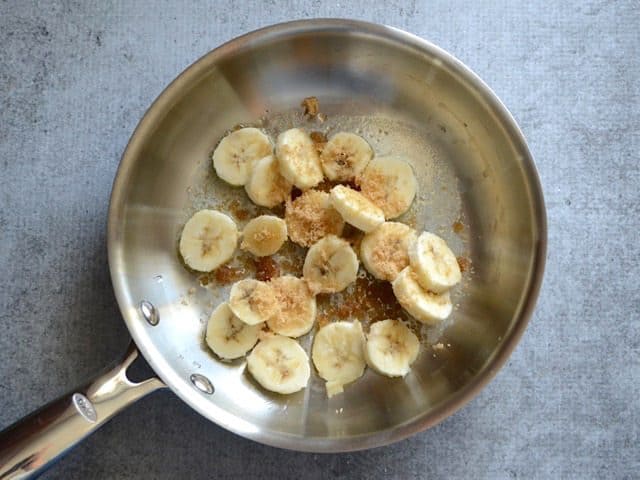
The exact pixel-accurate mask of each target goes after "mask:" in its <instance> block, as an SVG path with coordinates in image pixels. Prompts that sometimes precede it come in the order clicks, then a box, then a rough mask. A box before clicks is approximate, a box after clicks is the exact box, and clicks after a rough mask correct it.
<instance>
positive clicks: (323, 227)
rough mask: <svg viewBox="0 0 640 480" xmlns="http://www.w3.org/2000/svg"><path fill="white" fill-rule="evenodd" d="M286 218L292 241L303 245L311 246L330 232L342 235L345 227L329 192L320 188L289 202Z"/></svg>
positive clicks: (308, 191)
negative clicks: (332, 204) (332, 203)
mask: <svg viewBox="0 0 640 480" xmlns="http://www.w3.org/2000/svg"><path fill="white" fill-rule="evenodd" d="M284 220H285V222H287V232H288V234H289V238H290V239H291V241H292V242H295V243H297V244H298V245H301V246H303V247H310V246H311V245H313V244H314V243H316V242H317V241H318V240H320V239H321V238H323V237H325V236H327V235H329V234H333V235H340V234H341V233H342V229H343V228H344V220H343V219H342V216H341V215H340V214H339V213H338V211H337V210H336V209H335V208H333V207H332V206H331V200H330V197H329V194H328V193H326V192H321V191H318V190H307V191H306V192H304V193H303V194H302V195H300V196H299V197H298V198H296V199H295V200H294V201H293V202H287V206H286V210H285V213H284Z"/></svg>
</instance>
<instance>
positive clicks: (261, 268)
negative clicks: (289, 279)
mask: <svg viewBox="0 0 640 480" xmlns="http://www.w3.org/2000/svg"><path fill="white" fill-rule="evenodd" d="M253 262H254V264H255V269H256V279H257V280H262V281H263V282H266V281H269V280H271V279H272V278H275V277H277V276H279V275H280V268H279V267H278V264H277V263H276V262H275V261H274V260H273V258H271V257H259V258H256V259H254V260H253Z"/></svg>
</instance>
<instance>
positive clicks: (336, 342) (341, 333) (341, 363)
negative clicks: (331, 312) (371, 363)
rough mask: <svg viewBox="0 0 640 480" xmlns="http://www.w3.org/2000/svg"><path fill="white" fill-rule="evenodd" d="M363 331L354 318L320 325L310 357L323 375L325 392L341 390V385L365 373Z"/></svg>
mask: <svg viewBox="0 0 640 480" xmlns="http://www.w3.org/2000/svg"><path fill="white" fill-rule="evenodd" d="M364 343H365V339H364V333H363V332H362V325H360V322H359V321H357V320H354V321H353V322H335V323H330V324H328V325H326V326H324V327H322V328H321V329H320V331H318V333H317V334H316V336H315V338H314V340H313V348H312V350H311V358H312V359H313V363H314V365H315V366H316V369H317V370H318V373H319V374H320V376H321V377H322V378H324V379H325V380H326V381H327V383H326V388H327V396H328V397H329V398H331V397H332V396H334V395H335V394H337V393H342V392H343V391H344V385H346V384H347V383H351V382H353V381H354V380H357V379H358V378H360V377H361V376H362V374H363V373H364V369H365V366H366V362H365V358H364Z"/></svg>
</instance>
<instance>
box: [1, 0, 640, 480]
mask: <svg viewBox="0 0 640 480" xmlns="http://www.w3.org/2000/svg"><path fill="white" fill-rule="evenodd" d="M370 3H373V2H366V1H364V0H356V1H352V2H349V1H342V0H341V1H338V2H336V1H331V2H321V1H308V0H307V1H299V2H293V1H286V2H276V1H273V0H272V1H264V2H261V1H258V0H247V1H238V2H219V3H217V4H216V3H215V2H184V3H183V2H177V1H173V2H171V1H165V2H156V1H151V0H145V1H137V2H133V1H118V2H95V1H91V2H81V1H58V2H55V1H42V2H37V4H36V3H34V2H26V1H24V2H23V1H17V0H16V1H12V0H8V1H7V0H2V1H0V105H1V106H0V171H1V174H0V197H1V204H0V205H1V209H0V272H1V274H0V319H1V320H0V428H1V427H4V426H7V425H9V424H10V423H11V422H13V421H15V420H16V419H18V418H19V417H21V416H22V415H24V414H26V413H28V412H29V411H31V410H33V409H35V408H36V407H38V406H40V405H41V404H43V403H44V402H45V401H47V400H49V399H52V398H54V397H56V396H57V395H59V394H62V393H64V392H65V391H66V390H68V389H69V388H71V387H72V386H74V385H76V384H78V383H79V382H81V381H82V380H84V379H85V378H87V377H88V376H90V375H91V374H92V373H94V372H96V371H98V370H99V369H101V368H102V367H103V366H104V365H105V364H107V363H108V362H110V361H111V360H113V359H114V358H116V357H117V356H118V355H119V354H120V353H121V352H122V351H123V349H124V348H125V346H126V344H127V342H128V335H127V332H126V329H125V326H124V324H123V323H122V321H121V319H120V317H119V314H118V309H117V306H116V302H115V300H114V297H113V294H112V291H111V285H110V281H109V275H108V268H107V260H106V246H105V239H104V234H105V221H106V213H107V203H108V199H109V193H110V188H111V180H112V178H113V175H114V173H115V170H116V167H117V165H118V160H119V157H120V155H121V153H122V151H123V149H124V147H125V145H126V142H127V140H128V138H129V135H130V133H131V132H132V130H133V128H134V127H135V125H136V123H137V122H138V120H139V118H140V117H141V115H142V114H143V113H144V111H145V109H146V107H147V106H148V105H149V104H150V102H151V101H152V100H153V99H154V98H155V97H156V95H157V94H158V93H159V92H160V91H161V89H162V88H163V87H164V86H165V85H166V84H167V83H168V82H169V81H170V80H172V79H173V78H174V77H175V76H176V74H177V73H179V72H180V71H181V70H182V69H183V68H184V67H186V66H187V65H189V64H190V63H191V62H192V61H194V60H195V59H196V58H198V57H199V56H200V55H202V54H204V53H205V52H207V51H208V50H210V49H212V48H213V47H215V46H216V45H218V44H220V43H221V42H223V41H225V40H228V39H231V38H232V37H234V36H236V35H238V34H240V33H243V32H246V31H249V30H252V29H254V28H257V27H260V26H264V25H267V24H270V23H275V22H279V21H284V20H287V19H294V18H307V17H316V16H330V17H352V18H361V19H366V20H372V21H379V22H384V23H388V24H391V25H394V26H397V27H400V28H403V29H405V30H408V31H410V32H413V33H415V34H417V35H420V36H422V37H424V38H427V39H429V40H431V41H433V42H435V43H436V44H438V45H440V46H441V47H443V48H445V49H447V50H449V51H450V52H452V53H453V54H454V55H456V56H457V57H458V58H460V59H461V60H462V61H464V62H465V63H467V64H468V65H469V66H470V67H471V68H472V69H474V70H475V71H476V72H477V73H478V74H479V75H480V76H481V77H482V78H483V79H484V80H485V81H486V82H487V83H488V84H489V85H490V86H491V87H492V88H493V89H494V90H495V91H496V93H497V94H498V96H500V97H501V98H502V100H503V101H504V102H505V104H506V105H507V106H508V107H509V108H510V109H511V111H512V112H513V114H514V116H515V117H516V119H517V120H518V122H519V123H520V125H521V127H522V129H523V131H524V133H525V135H526V137H527V138H528V141H529V143H530V146H531V149H532V152H533V154H534V156H535V158H536V160H537V164H538V168H539V172H540V175H541V179H542V183H543V186H544V191H545V195H546V201H547V206H548V216H549V255H548V267H547V273H546V277H545V281H544V286H543V289H542V293H541V298H540V300H539V304H538V308H537V310H536V313H535V315H534V317H533V319H532V322H531V324H530V326H529V328H528V330H527V332H526V334H525V336H524V338H523V340H522V342H521V344H520V345H519V346H518V348H517V349H516V351H515V353H514V354H513V356H512V357H511V359H510V361H509V362H508V364H507V365H506V367H505V368H504V369H503V370H502V371H501V372H500V374H499V375H498V376H497V378H496V379H495V380H494V381H493V382H492V383H491V384H490V385H489V386H488V387H487V388H486V389H485V390H484V391H483V392H482V393H481V395H480V396H479V397H477V398H476V399H475V400H474V401H473V402H472V403H471V404H470V405H468V406H467V407H466V408H465V409H464V410H462V411H460V412H459V413H457V414H456V415H454V416H453V417H451V418H449V419H448V420H446V421H445V422H443V423H442V424H440V425H439V426H437V427H435V428H433V429H432V430H430V431H427V432H424V433H422V434H419V435H417V436H416V437H414V438H411V439H409V440H406V441H403V442H401V443H399V444H396V445H393V446H391V447H388V448H384V449H376V450H372V451H367V452H361V453H354V454H345V455H311V454H302V453H291V452H286V451H282V450H277V449H273V448H269V447H265V446H261V445H259V444H256V443H252V442H249V441H246V440H243V439H241V438H239V437H236V436H234V435H232V434H230V433H227V432H226V431H224V430H222V429H220V428H218V427H216V426H215V425H213V424H211V423H209V422H206V421H203V419H202V418H201V417H199V416H198V415H197V414H196V413H194V412H193V411H191V410H190V409H189V408H188V407H187V406H186V405H184V404H182V403H181V402H180V401H179V400H178V399H177V398H176V397H174V396H173V395H172V394H170V393H168V392H165V393H159V394H155V395H154V396H152V397H150V398H148V399H146V400H145V401H143V402H141V403H139V404H137V405H135V406H133V407H132V408H131V409H129V410H128V411H126V412H125V413H124V414H122V415H120V416H119V417H117V418H115V419H114V420H113V421H112V422H110V423H109V424H108V425H106V426H105V427H104V428H103V429H102V430H100V431H99V432H97V433H96V434H95V435H94V436H92V437H91V438H89V439H88V440H87V441H86V442H84V443H83V444H82V445H80V446H79V447H78V448H76V449H75V450H74V451H73V452H71V454H70V455H68V456H67V457H66V458H64V459H63V460H62V461H61V462H59V463H58V464H57V465H56V466H54V467H53V468H52V469H51V470H50V471H49V472H48V473H47V474H46V475H45V478H50V479H54V478H65V479H76V478H77V479H86V478H92V479H100V478H159V479H162V478H166V479H169V478H194V479H195V478H254V477H263V478H280V479H284V478H310V479H316V478H317V479H320V478H333V477H341V478H342V477H345V478H346V477H349V478H398V479H400V478H403V479H405V478H487V479H488V478H490V479H501V478H508V479H511V478H629V479H630V478H640V476H639V475H640V474H639V472H640V446H639V443H640V438H639V435H640V426H639V424H640V403H639V402H640V401H639V398H640V386H639V385H640V294H639V291H640V289H639V287H638V284H639V280H638V267H639V266H640V261H639V258H640V241H639V234H638V231H639V230H640V194H639V193H638V189H639V187H640V167H639V166H638V165H639V161H640V158H639V152H640V55H639V51H640V34H639V33H638V31H639V29H640V7H639V6H638V3H637V1H618V2H614V1H571V2H553V3H556V5H555V6H554V5H551V4H549V5H547V6H541V5H540V3H539V2H494V1H477V2H469V3H459V2H455V1H453V2H452V1H434V2H429V3H426V2H424V3H422V2H419V1H411V2H399V1H385V2H379V3H378V5H377V6H371V5H370ZM549 3H551V2H549Z"/></svg>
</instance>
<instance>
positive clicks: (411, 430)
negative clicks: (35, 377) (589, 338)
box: [107, 19, 547, 453]
mask: <svg viewBox="0 0 640 480" xmlns="http://www.w3.org/2000/svg"><path fill="white" fill-rule="evenodd" d="M321 31H322V32H328V31H333V32H336V31H345V32H353V31H356V32H357V33H359V34H367V35H371V36H373V37H376V38H378V39H382V40H385V41H389V42H395V43H398V44H400V45H402V46H404V47H407V46H408V47H411V48H415V49H417V50H418V51H422V52H424V53H427V54H430V55H432V56H433V57H435V58H438V59H440V60H441V61H442V62H443V64H444V65H445V66H446V67H447V68H449V69H451V70H453V71H454V72H455V73H456V74H457V75H459V76H461V77H462V78H464V79H465V81H466V82H467V83H468V84H469V85H470V86H471V87H473V88H474V90H475V92H474V93H476V94H479V95H480V96H481V97H482V99H483V101H485V102H486V104H487V105H488V106H489V107H490V108H492V109H493V111H494V112H495V113H496V115H497V116H498V118H500V120H501V123H502V125H503V127H504V128H505V130H506V133H507V135H509V137H511V138H512V139H513V141H514V143H516V144H517V145H518V147H519V149H520V151H521V152H522V153H523V155H522V159H521V161H522V165H523V170H524V172H525V175H526V178H527V181H528V186H529V189H530V192H529V195H530V198H531V202H532V205H531V208H532V210H533V212H534V217H533V221H534V222H535V226H536V228H537V232H538V241H537V244H536V245H535V247H534V252H533V261H532V267H531V268H532V270H531V272H532V273H531V276H530V277H529V279H528V280H529V281H528V285H527V288H526V290H525V291H524V292H523V294H522V297H521V303H520V305H519V308H518V310H517V311H516V312H515V313H514V318H515V319H516V320H515V322H514V323H513V325H512V327H511V328H510V329H509V330H508V331H507V333H506V334H505V336H504V338H503V339H502V343H501V344H500V346H499V347H498V349H497V350H496V351H495V352H494V353H493V355H492V357H491V358H490V359H489V360H488V361H487V363H486V365H485V366H484V368H483V369H482V370H480V371H479V372H478V373H477V374H476V375H475V376H474V377H473V379H472V380H470V381H469V382H468V383H467V384H466V385H465V386H464V387H462V388H461V389H459V390H458V391H457V392H455V393H454V394H453V395H452V396H451V397H449V399H448V400H447V401H443V402H441V403H440V404H439V405H437V406H436V407H434V408H432V409H430V410H429V412H428V413H424V414H422V415H419V416H417V417H414V418H413V419H410V420H408V421H406V422H405V423H403V424H400V425H395V426H392V427H389V428H387V429H385V430H381V431H377V432H375V433H368V434H359V435H355V436H349V437H339V438H329V437H300V436H298V435H292V434H286V433H281V432H273V431H270V430H261V429H243V428H240V427H239V426H238V425H236V424H234V423H232V422H229V421H224V420H221V419H220V418H216V415H215V413H213V414H212V412H211V411H210V410H205V409H204V408H201V407H200V406H199V405H198V404H197V403H195V402H193V401H191V398H190V397H188V396H187V395H186V394H184V393H183V392H182V391H181V390H180V389H179V388H177V387H176V386H175V385H174V382H173V381H172V379H171V375H169V374H168V373H167V372H166V371H164V369H163V368H162V365H160V364H161V363H164V358H163V357H162V356H160V357H161V358H159V359H158V358H157V357H156V355H155V354H152V352H151V351H150V350H151V348H150V346H149V345H147V343H146V342H139V341H138V340H139V339H138V338H136V337H137V335H136V333H135V330H134V329H133V328H132V321H131V320H130V319H128V318H127V314H126V312H127V310H128V309H130V308H131V302H130V301H129V298H128V296H127V292H126V291H125V290H126V289H125V288H124V285H123V282H122V281H121V279H120V277H119V276H118V275H117V274H116V273H115V271H116V266H115V264H116V254H115V251H114V250H115V247H114V245H116V244H117V243H118V238H119V227H120V224H121V221H120V220H121V218H122V212H123V209H124V207H125V202H124V194H125V192H126V186H127V181H128V179H129V176H130V172H131V169H132V168H133V166H134V164H135V160H136V157H137V155H138V153H139V151H140V147H141V145H142V143H141V142H142V138H143V137H144V132H146V131H148V130H149V129H150V128H153V126H154V125H155V124H156V122H157V121H158V120H159V118H162V117H163V115H164V114H165V113H166V112H167V111H168V109H169V108H170V106H171V104H172V102H173V101H174V100H175V99H177V98H178V97H179V96H180V92H181V91H182V87H183V86H184V85H186V84H188V83H190V82H192V81H194V79H197V78H198V77H199V76H200V75H203V74H205V73H206V71H207V70H208V69H209V68H210V67H211V65H213V64H215V63H217V62H218V61H220V60H221V59H222V58H224V57H225V56H227V55H229V54H233V53H234V52H235V51H237V50H238V49H241V48H246V47H247V46H249V47H250V46H251V44H252V43H254V42H263V41H267V40H273V39H276V38H283V37H287V36H295V35H298V34H301V33H305V34H307V33H309V32H321ZM107 250H108V258H109V270H110V274H111V281H112V284H113V288H114V292H115V296H116V299H117V302H118V305H119V308H120V311H121V313H122V316H123V319H124V320H125V323H126V325H127V328H128V329H129V331H130V333H131V335H132V337H133V339H134V341H135V342H136V345H137V346H138V348H139V350H140V351H141V352H142V354H143V356H144V357H145V359H146V360H147V361H148V362H149V364H150V365H151V367H152V368H153V370H154V371H155V372H156V374H157V375H158V376H159V377H160V378H161V379H162V380H163V381H164V382H165V383H166V384H167V386H169V388H171V390H172V391H174V392H175V393H176V394H177V395H178V396H179V397H180V398H181V399H182V400H183V401H185V402H186V403H187V404H188V405H190V406H191V407H192V408H194V409H195V410H196V411H198V412H199V413H200V414H201V415H203V416H204V417H206V418H208V419H209V420H211V421H213V422H214V423H216V424H218V425H220V426H222V427H224V428H225V429H227V430H229V431H231V432H234V433H236V434H238V435H240V436H243V437H245V438H248V439H251V440H254V441H258V442H260V443H263V444H266V445H271V446H275V447H280V448H286V449H290V450H298V451H306V452H316V453H323V452H325V453H330V452H346V451H355V450H363V449H368V448H373V447H379V446H383V445H387V444H390V443H394V442H397V441H399V440H402V439H404V438H407V437H409V436H412V435H414V434H416V433H418V432H420V431H423V430H426V429H428V428H430V427H432V426H434V425H436V424H438V423H440V422H441V421H443V420H444V419H445V418H447V417H449V416H451V415H453V414H454V413H455V412H457V411H458V410H459V409H461V408H462V407H463V406H465V405H466V404H467V403H468V402H470V401H471V400H472V399H473V398H474V397H475V396H476V395H478V394H479V392H480V391H481V390H482V389H483V388H484V387H485V386H486V385H487V384H488V383H489V382H490V381H491V380H492V379H493V378H494V376H495V375H496V374H497V372H498V371H499V370H500V368H502V366H503V365H504V364H505V363H506V361H507V359H508V358H509V356H510V355H511V353H512V352H513V350H514V348H515V346H516V345H517V344H518V342H519V341H520V339H521V337H522V335H523V333H524V331H525V329H526V327H527V325H528V322H529V319H530V317H531V315H532V313H533V310H534V307H535V303H536V300H537V298H538V295H539V292H540V288H541V284H542V278H543V274H544V267H545V260H546V251H547V219H546V209H545V204H544V198H543V192H542V186H541V183H540V179H539V176H538V172H537V170H536V167H535V163H534V160H533V157H532V155H531V152H530V150H529V148H528V146H527V143H526V140H525V138H524V135H523V133H522V131H521V130H520V128H519V127H518V125H517V123H516V121H515V119H514V118H513V116H512V115H511V113H510V112H509V110H508V109H507V108H506V107H505V106H504V104H503V103H502V102H501V101H500V99H499V98H498V97H497V95H496V94H495V93H494V92H493V91H492V90H491V89H490V88H489V87H488V86H487V85H486V84H485V83H484V81H483V80H482V79H481V78H480V77H479V76H478V75H477V74H475V73H474V72H473V71H472V70H471V69H470V68H469V67H467V66H466V65H464V64H463V63H462V62H461V61H460V60H458V59H457V58H455V57H454V56H453V55H451V54H450V53H448V52H446V51H445V50H443V49H441V48H440V47H438V46H436V45H434V44H432V43H431V42H429V41H427V40H424V39H422V38H420V37H418V36H415V35H413V34H411V33H408V32H405V31H403V30H400V29H397V28H394V27H390V26H386V25H378V24H374V23H369V22H363V21H359V20H347V19H313V20H295V21H290V22H284V23H279V24H275V25H272V26H268V27H264V28H261V29H258V30H255V31H252V32H249V33H246V34H244V35H241V36H239V37H236V38H235V39H232V40H230V41H228V42H226V43H224V44H222V45H221V46H219V47H217V48H215V49H214V50H211V51H210V52H208V53H207V54H205V55H204V56H202V57H201V58H199V59H198V60H196V61H195V62H194V63H192V64H191V65H190V66H189V67H187V68H186V69H185V70H184V71H183V72H182V73H181V74H180V75H178V77H176V78H175V79H174V80H173V81H172V82H171V83H170V84H169V85H168V86H167V87H166V88H165V89H164V90H163V91H162V92H161V93H160V95H159V96H158V97H157V98H156V99H155V100H154V102H153V103H152V104H151V106H150V107H149V108H148V110H147V111H146V112H145V114H144V116H143V117H142V119H141V120H140V122H139V123H138V125H137V127H136V128H135V130H134V132H133V134H132V136H131V138H130V140H129V142H128V144H127V147H126V148H125V151H124V153H123V155H122V158H121V161H120V164H119V166H118V169H117V172H116V176H115V179H114V182H113V187H112V193H111V198H110V203H109V213H108V224H107Z"/></svg>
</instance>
